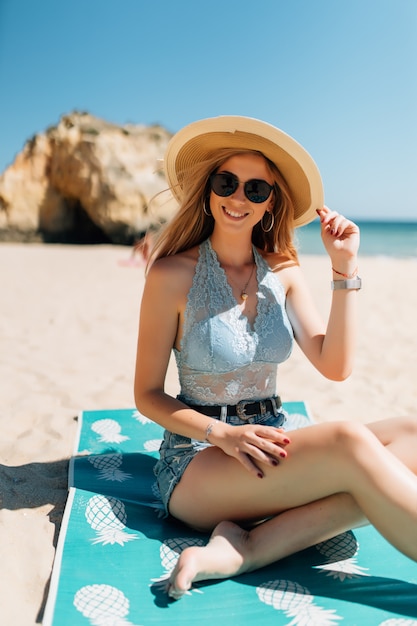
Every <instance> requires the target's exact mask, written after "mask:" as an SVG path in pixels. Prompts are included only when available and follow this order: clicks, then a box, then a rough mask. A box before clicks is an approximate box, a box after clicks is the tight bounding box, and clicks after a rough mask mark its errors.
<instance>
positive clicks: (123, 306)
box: [0, 243, 417, 626]
mask: <svg viewBox="0 0 417 626" xmlns="http://www.w3.org/2000/svg"><path fill="white" fill-rule="evenodd" d="M129 256H130V250H129V248H124V247H117V246H113V247H112V246H96V247H93V246H86V247H77V246H53V245H50V246H48V245H40V244H39V245H38V244H28V245H23V244H6V243H5V244H1V245H0V267H1V270H0V293H1V297H0V325H1V326H0V388H1V391H0V400H1V401H0V419H1V439H0V497H1V500H0V505H1V510H0V554H1V558H2V565H1V585H0V622H1V623H2V624H7V625H10V626H32V625H34V624H37V623H40V622H41V620H42V614H43V609H44V601H45V598H46V594H47V589H48V580H49V576H50V574H51V568H52V564H53V559H54V551H55V545H56V539H57V534H58V532H59V526H60V520H61V516H62V512H63V509H64V506H65V500H66V493H67V469H68V461H69V458H70V456H71V454H72V452H73V447H74V441H75V436H76V429H77V423H76V418H77V414H78V413H79V411H80V410H83V409H103V408H123V407H132V406H133V383H132V380H133V370H134V358H135V343H136V333H137V325H138V312H139V305H140V298H141V293H142V288H143V283H144V267H143V266H142V267H138V266H133V265H129V264H128V263H124V262H125V261H128V259H129ZM301 264H302V266H303V268H304V271H305V274H306V276H307V279H308V280H309V282H310V284H311V289H312V292H313V294H314V298H315V300H316V303H317V306H318V307H319V309H320V310H321V311H322V312H323V315H326V312H327V310H328V306H329V302H330V297H331V292H330V265H329V261H328V259H327V257H325V256H302V257H301ZM360 274H361V276H362V279H363V285H364V288H363V290H362V292H361V293H360V294H359V300H360V337H359V342H358V353H357V359H356V366H355V370H354V373H353V374H352V376H351V377H350V379H349V380H347V381H346V382H343V383H334V382H330V381H327V380H325V379H324V378H322V376H321V375H320V374H318V373H317V372H316V371H315V370H314V369H313V367H312V366H311V365H310V364H309V363H308V362H307V360H306V359H305V357H304V356H303V355H302V354H301V353H300V352H299V350H298V349H297V348H296V349H295V350H294V354H293V356H292V358H291V359H290V360H289V362H288V363H286V364H284V365H283V366H282V367H281V369H280V372H279V384H278V387H279V391H280V394H281V397H282V399H283V400H284V401H285V400H287V401H289V400H304V401H306V402H307V404H308V406H309V408H310V410H311V412H312V414H313V416H314V418H315V419H316V420H317V421H324V420H333V419H338V418H341V419H353V420H359V421H362V422H366V421H374V420H377V419H379V418H383V417H386V416H395V415H404V414H412V413H413V412H414V410H415V406H416V405H417V385H416V379H417V360H416V358H415V355H416V354H417V330H416V324H415V315H416V310H417V290H416V288H415V285H416V284H417V259H395V258H387V257H364V258H362V259H361V261H360ZM167 389H168V391H169V392H171V393H176V391H177V380H176V374H175V369H174V368H173V367H172V368H171V370H170V374H169V380H168V384H167Z"/></svg>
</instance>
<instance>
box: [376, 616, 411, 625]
mask: <svg viewBox="0 0 417 626" xmlns="http://www.w3.org/2000/svg"><path fill="white" fill-rule="evenodd" d="M379 626H417V621H416V620H415V619H406V618H405V617H393V618H391V619H387V620H385V622H381V623H380V624H379Z"/></svg>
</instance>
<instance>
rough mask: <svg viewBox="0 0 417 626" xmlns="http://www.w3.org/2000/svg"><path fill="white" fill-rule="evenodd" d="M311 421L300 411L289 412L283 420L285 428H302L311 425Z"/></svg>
mask: <svg viewBox="0 0 417 626" xmlns="http://www.w3.org/2000/svg"><path fill="white" fill-rule="evenodd" d="M311 425H312V421H311V419H309V418H308V417H306V415H303V414H302V413H289V415H288V417H287V421H286V422H285V425H284V427H285V430H296V429H297V428H304V427H305V426H311Z"/></svg>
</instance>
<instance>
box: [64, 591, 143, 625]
mask: <svg viewBox="0 0 417 626" xmlns="http://www.w3.org/2000/svg"><path fill="white" fill-rule="evenodd" d="M74 606H75V608H76V609H77V611H79V612H80V613H82V614H83V615H84V617H86V618H87V619H88V620H89V621H90V624H92V626H135V625H134V624H132V622H129V621H128V620H127V619H125V617H126V616H127V615H128V614H129V600H128V599H127V598H126V596H125V594H124V593H123V592H122V591H120V589H117V588H116V587H111V586H110V585H87V586H85V587H81V589H79V590H78V591H77V593H76V594H75V596H74Z"/></svg>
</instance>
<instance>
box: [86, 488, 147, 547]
mask: <svg viewBox="0 0 417 626" xmlns="http://www.w3.org/2000/svg"><path fill="white" fill-rule="evenodd" d="M85 517H86V520H87V522H88V523H89V524H90V526H91V528H92V529H93V530H95V531H96V533H97V536H96V538H95V539H92V542H93V544H96V543H101V544H102V545H103V546H105V545H107V544H111V545H113V544H115V543H118V544H119V545H120V546H124V544H125V543H128V542H129V541H133V540H134V539H138V536H137V535H133V534H131V533H127V532H125V530H124V529H125V528H126V521H127V515H126V509H125V505H124V504H123V502H121V500H117V499H116V498H107V497H105V496H99V495H96V496H93V497H92V498H90V499H89V501H88V503H87V506H86V509H85Z"/></svg>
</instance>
